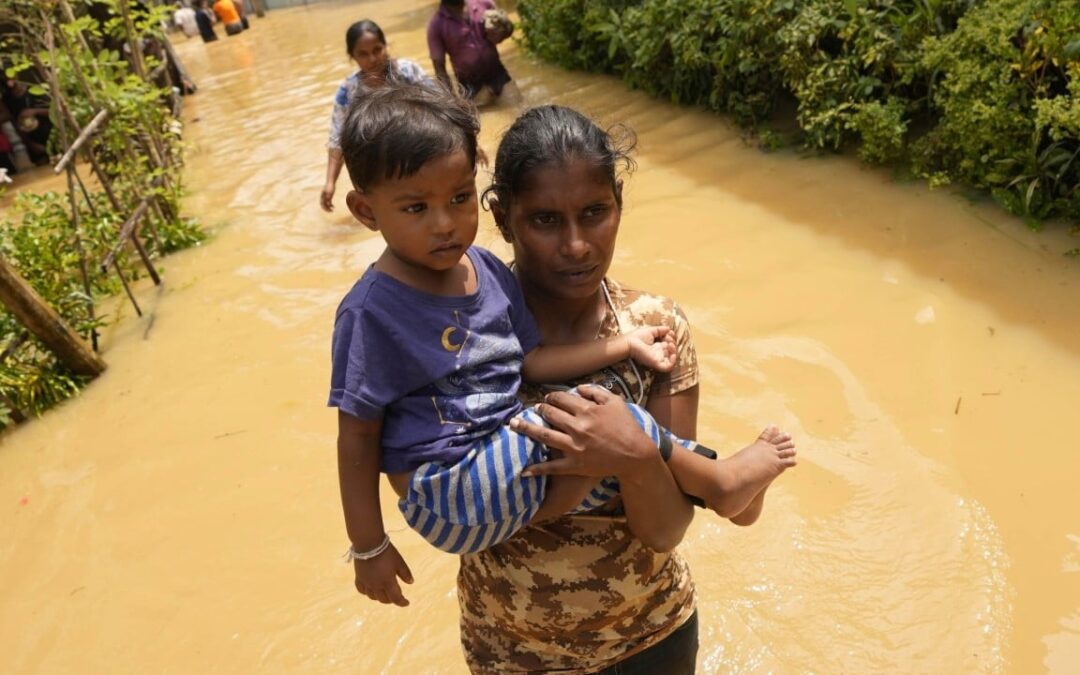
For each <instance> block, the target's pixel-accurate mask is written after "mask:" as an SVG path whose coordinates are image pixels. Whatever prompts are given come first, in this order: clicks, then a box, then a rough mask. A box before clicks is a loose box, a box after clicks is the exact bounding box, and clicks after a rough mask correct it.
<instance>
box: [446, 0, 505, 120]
mask: <svg viewBox="0 0 1080 675" xmlns="http://www.w3.org/2000/svg"><path fill="white" fill-rule="evenodd" d="M489 9H495V3H494V2H492V0H441V2H440V3H439V11H437V12H436V13H435V16H433V17H431V21H430V22H429V23H428V29H427V39H428V51H429V52H430V53H431V62H432V64H433V65H434V67H435V74H436V75H437V76H438V77H439V79H440V80H442V82H443V83H445V84H446V85H448V86H449V85H450V76H449V75H448V74H447V72H446V57H447V55H449V56H450V63H451V64H452V65H453V66H454V75H455V76H457V81H458V84H460V85H461V87H462V89H464V90H465V93H466V95H467V96H469V97H470V98H473V99H476V98H477V97H478V96H479V95H480V94H481V92H482V91H483V90H484V89H488V90H490V94H489V95H493V96H496V97H497V96H499V95H500V94H501V93H502V90H503V87H504V86H506V83H507V82H509V81H510V73H508V72H506V68H504V67H503V64H502V61H500V60H499V51H498V50H497V49H496V48H495V45H494V44H493V43H492V42H491V40H489V39H488V35H487V33H486V32H485V30H484V12H486V11H487V10H489ZM485 96H488V95H485Z"/></svg>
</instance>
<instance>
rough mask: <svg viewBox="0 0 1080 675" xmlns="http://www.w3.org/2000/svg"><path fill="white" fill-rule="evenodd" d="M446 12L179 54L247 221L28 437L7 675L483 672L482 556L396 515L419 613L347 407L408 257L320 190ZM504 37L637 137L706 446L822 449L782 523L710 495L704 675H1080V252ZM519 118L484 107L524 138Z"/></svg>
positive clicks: (541, 98)
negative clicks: (365, 529) (341, 342)
mask: <svg viewBox="0 0 1080 675" xmlns="http://www.w3.org/2000/svg"><path fill="white" fill-rule="evenodd" d="M433 6H434V3H430V2H428V3H424V2H417V1H415V0H408V1H406V0H398V1H396V2H390V1H389V0H384V1H381V2H369V3H362V4H352V5H344V6H343V5H314V6H311V7H309V8H306V9H296V10H289V11H279V12H273V13H271V14H269V15H268V17H267V18H266V19H262V20H255V21H254V24H255V25H254V30H252V31H249V32H248V33H245V34H243V35H242V36H240V37H236V38H228V39H223V40H220V41H218V42H216V43H212V44H210V45H203V44H202V43H201V42H198V41H191V42H186V43H184V44H181V45H179V50H180V52H181V54H182V55H183V56H184V58H185V59H186V60H187V65H188V67H189V69H190V70H191V71H192V73H193V75H194V76H195V78H196V80H197V81H198V83H199V85H200V91H199V93H198V95H197V96H195V97H193V98H191V99H189V100H188V102H187V106H186V112H185V117H186V121H187V130H188V138H189V139H190V141H191V151H190V154H189V161H188V179H189V184H190V187H191V195H190V197H189V198H188V200H187V205H186V206H187V211H188V212H189V213H192V214H197V215H199V216H200V217H201V218H202V220H203V221H204V222H206V223H207V224H208V225H209V226H211V228H212V229H213V230H214V231H215V232H216V233H217V235H216V238H215V240H214V241H212V242H211V243H209V244H208V245H206V246H203V247H201V248H199V249H196V250H192V251H187V252H184V253H182V254H179V255H177V256H175V257H173V258H170V259H169V260H167V261H166V262H165V264H164V267H165V278H166V285H165V289H164V291H161V292H159V291H157V290H155V289H153V288H150V287H144V288H142V290H141V294H142V298H141V299H140V302H141V303H142V304H144V306H145V307H147V308H148V310H149V311H148V315H149V314H150V313H152V316H153V323H150V321H151V317H150V316H147V317H146V318H143V319H141V320H140V319H136V318H134V317H133V316H130V310H127V309H126V308H124V307H121V309H120V310H119V311H121V312H126V313H127V314H128V315H127V316H124V317H122V320H121V321H120V322H118V323H117V324H115V325H113V326H112V327H111V328H110V329H108V331H107V332H106V335H105V339H104V344H105V346H106V349H107V350H108V351H107V353H106V357H107V359H108V360H109V363H110V369H109V371H108V372H107V373H106V375H105V376H104V377H103V378H101V380H100V381H98V382H97V383H95V384H94V386H92V387H91V388H90V389H88V390H87V391H85V392H84V393H83V394H82V396H80V397H79V398H78V399H76V400H73V401H71V402H70V403H68V404H67V405H65V406H63V407H61V408H60V409H58V410H56V411H54V412H52V413H50V414H49V415H47V416H46V417H45V418H44V419H43V420H41V421H38V422H35V423H32V424H29V425H26V426H25V428H22V429H19V430H17V431H16V432H15V433H13V434H10V435H9V436H7V437H5V438H4V440H3V446H2V448H0V508H2V509H3V510H4V511H5V513H6V515H5V524H6V530H7V536H6V537H4V539H3V541H0V579H2V584H3V594H2V600H0V653H3V654H4V655H5V656H4V663H5V670H6V671H10V672H113V671H117V670H120V671H129V670H130V671H153V672H158V671H165V672H178V673H187V672H250V671H252V670H254V669H267V670H271V671H282V670H300V671H304V672H365V673H366V672H372V673H374V672H446V673H457V672H462V671H463V664H462V659H461V656H460V647H459V645H458V641H457V623H456V616H457V604H456V600H455V598H454V595H453V588H454V574H455V572H456V561H455V560H454V559H453V558H452V557H450V556H446V555H443V554H440V553H435V552H432V551H430V550H429V549H428V547H427V546H426V544H422V543H421V542H420V541H419V540H418V538H417V537H415V536H413V535H412V534H411V533H409V532H396V533H395V534H394V535H393V536H394V537H395V541H397V542H398V545H399V547H400V548H401V550H402V552H403V554H404V555H405V557H406V559H407V560H408V561H409V563H410V565H411V566H412V570H413V573H414V575H415V577H416V579H417V581H416V583H415V584H414V585H413V586H411V587H409V588H408V589H407V592H406V594H407V596H408V597H409V598H410V599H411V601H412V606H411V607H409V608H408V609H406V610H401V609H396V608H393V609H391V608H384V607H382V606H376V605H373V604H370V603H368V602H366V601H364V600H361V599H360V598H359V596H357V595H356V594H355V593H354V592H353V591H352V590H351V585H350V584H351V574H350V570H349V567H348V566H347V565H345V564H343V563H341V562H340V554H341V552H342V551H343V550H344V545H343V544H344V542H345V538H344V528H343V527H342V523H341V516H340V511H339V506H338V497H337V481H336V473H335V471H336V469H335V459H334V451H333V448H334V433H335V423H334V414H333V412H332V411H330V410H327V409H324V408H323V407H322V405H321V404H322V402H323V401H324V399H325V394H326V383H327V380H328V366H329V359H328V349H327V347H328V343H329V333H330V327H331V321H332V315H333V311H334V308H335V306H336V303H337V301H338V300H339V298H340V297H341V295H342V294H343V292H344V291H345V290H346V289H347V288H348V287H349V285H350V284H351V283H352V281H353V280H354V279H355V277H356V276H358V274H359V273H360V271H361V270H362V269H363V268H364V266H366V265H367V264H368V263H369V262H370V261H371V260H372V259H373V258H374V257H375V256H376V255H377V254H378V252H379V250H380V246H381V243H380V241H379V240H378V239H377V238H375V237H374V236H373V235H371V234H370V233H368V232H367V231H366V230H363V229H361V228H359V227H356V226H354V225H353V224H352V223H351V221H350V218H349V217H348V215H347V213H346V212H345V210H344V205H343V203H342V199H343V194H344V184H345V178H344V177H343V179H342V185H341V186H340V187H339V190H338V195H337V199H338V209H337V211H336V212H335V213H334V214H332V215H326V214H323V213H322V212H320V211H319V210H318V207H317V196H318V192H319V189H320V187H321V183H322V180H323V175H324V166H325V154H324V150H323V143H324V139H325V134H326V129H327V123H328V117H329V111H330V110H329V109H330V101H331V97H332V95H333V92H334V90H335V87H336V86H337V84H338V82H339V81H340V80H341V79H342V78H343V77H344V76H345V75H347V74H348V73H349V70H350V68H349V62H348V61H347V60H346V56H345V54H344V45H343V42H344V41H343V39H342V36H343V33H344V30H345V27H346V26H347V25H348V24H349V23H350V22H351V21H353V20H356V19H358V18H362V17H363V16H370V17H372V18H375V19H376V20H379V21H380V22H381V23H382V24H383V26H384V28H386V30H387V33H388V35H389V37H390V39H391V48H392V50H393V52H394V53H396V54H397V55H400V56H407V57H411V58H415V59H416V60H417V61H419V62H421V63H426V62H427V59H426V58H425V40H424V32H423V26H424V22H425V19H426V17H427V16H428V13H429V12H430V11H432V9H433ZM506 52H507V57H506V61H507V65H508V67H509V69H510V70H511V72H512V73H513V74H514V75H515V76H516V78H517V83H518V86H519V88H520V91H521V98H522V99H523V102H524V103H525V104H535V103H541V102H547V101H556V102H560V103H567V104H571V105H574V106H577V107H579V108H581V109H583V110H585V111H587V112H589V113H590V114H593V115H595V116H598V117H600V118H601V119H603V120H605V121H607V122H615V121H626V122H628V123H629V124H631V125H632V126H633V127H634V128H635V129H636V130H637V132H638V134H639V141H640V143H639V153H638V159H639V161H640V167H639V170H638V172H637V174H636V175H634V176H633V177H632V178H631V179H630V181H629V183H628V193H627V211H626V215H625V218H624V221H623V222H624V226H623V232H622V236H621V239H620V245H619V246H620V247H619V252H618V256H617V258H616V261H615V266H614V274H615V275H617V276H618V277H619V278H621V279H623V280H624V281H626V282H628V283H630V284H632V285H637V286H642V287H646V288H648V289H650V290H653V291H656V292H661V293H665V294H669V295H672V296H674V297H676V298H678V299H679V300H680V302H681V303H682V304H683V306H684V308H685V309H686V311H687V313H688V314H689V316H690V319H691V322H692V324H693V326H694V330H695V337H696V339H697V342H698V349H699V352H700V354H701V357H702V358H701V367H702V376H703V389H704V391H703V398H702V416H701V418H702V429H701V435H702V436H703V437H707V438H710V439H713V440H714V441H715V443H714V444H715V445H717V446H727V447H731V448H732V449H734V448H736V447H738V444H740V443H744V442H746V441H747V440H749V439H750V438H751V437H752V436H753V435H754V434H755V433H756V431H757V430H758V429H760V428H761V427H762V426H763V425H764V424H766V423H769V422H777V423H779V424H782V425H784V426H785V427H786V428H788V429H790V430H791V431H793V432H795V433H796V435H797V438H798V440H799V441H800V448H801V452H802V461H801V463H800V466H799V468H798V469H797V470H796V471H794V472H792V473H789V474H787V475H786V476H785V477H784V478H783V480H781V481H780V482H779V483H778V484H777V485H776V486H775V487H774V488H773V490H772V491H771V492H770V497H769V500H768V504H767V509H766V513H765V516H764V517H763V519H762V520H761V521H760V523H759V524H758V525H756V526H755V527H753V528H750V529H745V530H741V529H736V528H734V527H731V526H729V525H727V524H725V523H721V522H718V521H717V520H716V519H714V518H711V517H708V516H700V517H699V518H698V519H697V521H696V522H695V523H694V526H693V528H692V529H691V531H690V534H689V536H688V538H687V541H686V543H685V545H684V546H683V550H684V551H685V552H686V555H687V557H688V558H689V559H690V562H691V565H692V568H693V570H694V575H695V578H696V581H697V584H698V588H699V591H700V610H701V617H702V650H701V659H700V664H701V667H702V670H703V671H705V672H717V673H727V672H784V673H787V672H790V673H800V672H808V671H812V672H822V673H840V672H851V673H863V672H928V673H959V672H990V673H994V672H1034V671H1038V670H1044V669H1049V670H1050V671H1052V672H1058V673H1066V672H1075V670H1076V668H1077V664H1078V663H1080V575H1078V570H1080V544H1078V543H1077V542H1078V541H1080V528H1078V525H1077V522H1076V514H1077V513H1080V509H1078V508H1077V507H1078V504H1077V499H1076V497H1075V496H1074V495H1075V491H1074V490H1073V489H1072V485H1071V483H1072V480H1073V479H1074V477H1075V476H1077V475H1078V474H1080V453H1077V452H1075V451H1076V447H1077V446H1076V442H1075V441H1074V440H1073V439H1072V438H1071V435H1070V433H1069V429H1068V427H1067V426H1066V423H1065V421H1066V420H1069V419H1072V418H1073V417H1075V407H1076V401H1077V400H1080V338H1077V336H1078V335H1080V318H1078V317H1077V316H1076V315H1075V313H1071V312H1070V310H1071V309H1072V308H1073V307H1075V297H1076V292H1077V290H1076V289H1077V287H1078V284H1080V271H1078V269H1077V268H1076V265H1075V264H1071V263H1069V261H1066V260H1064V259H1063V258H1061V256H1060V255H1059V253H1060V251H1062V250H1064V249H1065V248H1069V247H1071V245H1075V243H1073V244H1071V245H1070V243H1069V242H1068V241H1067V240H1066V239H1067V236H1066V235H1063V234H1062V235H1041V236H1037V235H1033V234H1030V233H1028V232H1026V231H1025V230H1024V229H1023V228H1022V227H1021V226H1019V225H1017V224H1016V223H1013V222H1011V221H1009V220H1008V219H1007V218H1006V217H1004V216H1003V215H1001V214H1000V213H998V212H997V211H994V210H993V209H984V208H982V207H979V206H973V205H971V204H969V203H967V202H964V201H962V200H960V199H958V198H956V197H954V196H952V195H948V194H943V193H932V192H928V191H927V190H925V189H924V188H922V187H921V186H918V185H905V184H897V183H894V182H891V181H890V180H889V178H888V177H887V176H885V175H883V174H881V173H879V172H876V171H871V170H867V169H864V168H860V167H859V166H857V165H855V164H853V163H851V162H849V161H847V160H841V159H833V158H828V159H802V158H799V157H797V156H794V155H793V154H788V153H779V154H774V155H763V154H761V153H759V152H757V151H756V150H754V149H752V148H750V147H747V146H746V145H745V144H744V143H743V142H742V141H741V140H740V136H739V133H738V132H737V130H734V129H731V128H728V126H727V125H726V124H725V123H724V122H723V121H722V120H719V119H718V118H716V117H712V116H708V115H704V114H699V113H697V112H694V111H690V110H686V109H676V108H673V107H671V106H667V105H663V104H660V103H657V102H655V101H652V100H649V99H647V98H645V97H644V96H641V95H638V94H636V93H632V92H627V91H625V90H624V89H623V87H622V86H621V85H620V84H618V83H617V82H614V81H612V80H609V79H606V78H602V77H596V76H591V75H584V74H580V73H565V72H563V71H560V70H557V69H553V68H549V67H546V66H542V65H539V64H536V63H533V62H532V61H530V60H529V59H527V58H526V57H525V56H523V55H522V54H521V53H519V52H518V51H517V50H516V49H515V48H514V47H513V46H510V47H508V48H507V49H506ZM516 112H517V111H516V108H515V106H514V105H505V106H503V107H502V108H500V109H494V110H490V111H487V112H485V113H484V117H483V125H484V132H483V139H482V140H483V143H484V145H485V147H486V148H487V150H488V152H489V154H491V155H492V156H493V154H494V149H495V144H496V141H497V138H498V134H499V132H500V131H501V130H502V129H504V128H506V127H507V126H508V125H509V124H510V122H511V121H512V120H513V118H514V116H515V114H516ZM484 222H485V227H484V228H482V229H483V232H482V234H481V243H486V244H489V245H494V246H496V247H497V248H499V250H502V251H505V248H504V247H500V245H499V244H498V243H497V242H496V237H495V235H494V232H493V227H492V226H491V223H490V218H489V217H488V216H486V215H485V216H484ZM385 506H386V508H385V511H386V513H387V514H389V522H390V525H389V526H390V527H392V528H400V527H402V526H403V525H402V523H401V522H400V521H399V520H398V518H399V517H398V516H397V515H396V514H397V510H396V509H395V508H393V507H392V504H391V500H390V498H389V496H388V491H387V493H386V499H385Z"/></svg>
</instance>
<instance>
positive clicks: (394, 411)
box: [329, 246, 540, 473]
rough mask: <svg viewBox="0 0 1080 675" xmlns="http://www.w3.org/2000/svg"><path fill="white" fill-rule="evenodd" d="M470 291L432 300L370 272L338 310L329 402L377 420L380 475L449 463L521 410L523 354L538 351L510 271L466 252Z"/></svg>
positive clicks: (490, 257)
mask: <svg viewBox="0 0 1080 675" xmlns="http://www.w3.org/2000/svg"><path fill="white" fill-rule="evenodd" d="M468 256H469V259H470V260H471V261H472V264H473V267H474V268H476V278H477V279H476V281H477V289H476V292H475V293H472V294H471V295H465V296H457V297H445V296H441V295H432V294H430V293H425V292H423V291H419V290H417V289H415V288H413V287H411V286H408V285H406V284H404V283H402V282H400V281H398V280H397V279H394V278H393V277H391V276H389V275H387V274H384V273H382V272H380V271H378V270H376V269H375V268H374V266H372V267H369V268H368V269H367V271H366V272H364V276H362V277H360V280H359V281H357V282H356V285H354V286H353V287H352V290H350V291H349V292H348V294H347V295H346V296H345V299H344V300H342V301H341V305H340V306H339V307H338V311H337V318H336V319H335V321H334V340H333V370H332V373H331V376H330V402H329V405H330V406H333V407H337V408H340V409H341V410H342V411H344V412H346V413H349V414H350V415H353V416H355V417H358V418H360V419H362V420H372V419H377V418H379V417H382V418H383V430H382V450H383V457H382V470H383V471H385V472H387V473H397V472H401V471H412V470H413V469H415V468H416V467H418V466H420V465H421V464H423V463H425V462H431V461H441V462H454V461H457V460H458V459H460V458H461V457H462V456H464V455H465V454H466V453H467V452H468V450H469V448H470V447H471V446H472V445H473V444H474V443H475V442H476V441H477V440H478V439H480V438H483V437H484V436H487V435H489V434H490V433H491V432H493V431H495V430H496V429H498V428H499V426H501V425H503V424H505V423H506V422H507V421H508V420H509V419H510V418H511V417H513V416H514V415H516V414H517V413H518V411H520V410H521V403H520V402H519V401H518V399H517V390H518V387H520V386H521V363H522V359H523V358H524V356H525V354H527V353H528V352H530V351H532V350H533V349H535V348H536V346H537V345H538V344H540V332H539V330H538V329H537V327H536V321H535V320H534V319H533V316H532V314H531V313H530V312H529V310H528V308H527V307H526V306H525V297H524V295H522V292H521V287H520V286H519V285H518V282H517V279H515V278H514V274H513V273H512V272H511V271H510V270H509V269H508V268H507V267H506V265H504V264H503V262H502V261H501V260H499V259H498V258H496V257H495V254H493V253H491V252H490V251H487V250H485V249H482V248H478V247H475V246H474V247H472V248H470V249H469V250H468Z"/></svg>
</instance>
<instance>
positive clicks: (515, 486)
mask: <svg viewBox="0 0 1080 675" xmlns="http://www.w3.org/2000/svg"><path fill="white" fill-rule="evenodd" d="M522 415H523V416H524V417H525V420H526V421H528V422H532V423H534V424H543V419H542V418H541V417H540V416H539V415H537V414H536V413H535V412H533V411H532V410H526V411H525V412H523V413H522ZM546 459H547V449H546V448H544V446H542V445H540V444H539V443H537V442H535V441H533V440H532V439H530V438H528V437H527V436H524V435H521V434H518V433H516V432H514V431H511V430H510V429H509V427H505V426H504V427H501V428H500V429H499V430H498V431H496V432H494V433H493V434H491V435H490V436H488V437H487V438H485V439H482V440H481V441H479V442H478V443H477V444H476V445H475V446H474V447H473V448H472V449H470V450H469V452H468V453H467V454H466V455H465V457H463V458H462V459H461V460H460V461H458V462H457V463H455V464H439V463H436V462H429V463H427V464H424V465H423V466H421V467H419V468H418V469H417V470H416V472H415V473H414V474H413V477H412V479H411V480H410V482H409V491H408V494H407V495H406V497H405V498H404V499H402V500H400V501H399V502H398V508H400V509H401V512H402V514H404V516H405V521H406V522H407V523H408V524H409V526H410V527H411V528H413V529H414V530H416V532H418V533H419V534H420V536H422V537H423V538H424V539H426V540H427V541H428V543H430V544H431V545H433V546H435V547H436V548H438V549H440V550H442V551H446V552H447V553H456V554H464V553H475V552H477V551H482V550H484V549H486V548H490V547H491V546H494V545H495V544H498V543H500V542H503V541H505V540H507V539H509V538H510V537H511V536H512V535H513V534H514V533H516V532H517V531H518V530H520V529H521V528H522V526H524V525H525V524H526V523H528V522H529V521H530V520H532V518H533V517H534V516H535V515H536V512H537V510H538V509H539V508H540V504H541V503H542V502H543V501H544V495H545V490H546V485H547V481H546V479H545V477H544V476H530V477H523V476H522V475H521V471H522V470H523V469H524V468H525V467H526V466H528V465H530V464H536V463H538V462H542V461H544V460H546Z"/></svg>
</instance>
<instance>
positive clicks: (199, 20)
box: [195, 0, 218, 42]
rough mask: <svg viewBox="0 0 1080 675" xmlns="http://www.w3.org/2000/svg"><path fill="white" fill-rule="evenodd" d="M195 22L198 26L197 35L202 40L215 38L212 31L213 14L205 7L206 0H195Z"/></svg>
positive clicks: (207, 40) (210, 40) (215, 35)
mask: <svg viewBox="0 0 1080 675" xmlns="http://www.w3.org/2000/svg"><path fill="white" fill-rule="evenodd" d="M195 23H196V24H197V25H198V26H199V35H201V36H202V41H203V42H213V41H214V40H217V39H218V37H217V33H215V32H214V14H213V13H212V12H211V11H210V10H209V9H207V7H206V0H195Z"/></svg>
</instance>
